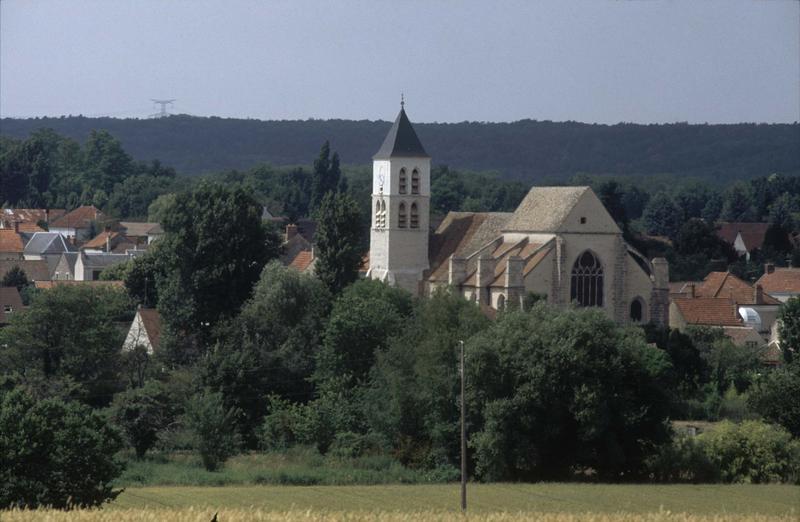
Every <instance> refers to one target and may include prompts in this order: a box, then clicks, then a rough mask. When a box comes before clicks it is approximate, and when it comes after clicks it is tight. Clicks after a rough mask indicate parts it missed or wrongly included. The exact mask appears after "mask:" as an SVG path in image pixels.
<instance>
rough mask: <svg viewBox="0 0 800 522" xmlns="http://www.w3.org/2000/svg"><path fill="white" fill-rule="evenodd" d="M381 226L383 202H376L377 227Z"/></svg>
mask: <svg viewBox="0 0 800 522" xmlns="http://www.w3.org/2000/svg"><path fill="white" fill-rule="evenodd" d="M380 226H381V202H380V201H376V202H375V228H380Z"/></svg>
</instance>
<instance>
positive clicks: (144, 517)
mask: <svg viewBox="0 0 800 522" xmlns="http://www.w3.org/2000/svg"><path fill="white" fill-rule="evenodd" d="M214 515H216V516H217V520H218V521H219V522H245V521H257V522H279V521H280V522H283V521H289V522H291V521H298V522H362V521H363V522H366V521H371V522H422V521H426V522H427V521H434V522H437V521H438V522H463V521H465V520H469V521H475V522H512V521H526V520H531V521H533V520H535V521H537V522H579V521H585V522H723V521H725V522H740V521H741V522H744V521H748V522H790V521H792V522H796V521H797V516H796V515H783V516H768V515H731V514H717V515H693V514H688V513H671V512H669V511H660V512H655V513H610V514H597V513H570V514H567V513H538V512H517V513H479V514H468V515H466V516H465V515H462V514H460V513H452V512H449V513H446V512H440V511H428V512H417V513H402V512H389V511H383V512H375V511H361V512H359V511H344V512H341V511H340V512H336V511H330V512H324V511H323V512H319V511H309V510H307V511H299V510H295V511H265V510H262V509H255V508H253V509H226V510H222V511H219V512H215V511H211V510H207V509H194V508H186V509H155V510H148V509H126V510H117V511H103V510H76V511H66V512H65V511H54V510H37V511H4V512H0V520H2V521H3V522H32V521H37V522H38V521H41V522H68V521H69V522H134V521H135V522H149V521H153V522H155V521H164V522H209V521H211V520H212V518H213V517H214Z"/></svg>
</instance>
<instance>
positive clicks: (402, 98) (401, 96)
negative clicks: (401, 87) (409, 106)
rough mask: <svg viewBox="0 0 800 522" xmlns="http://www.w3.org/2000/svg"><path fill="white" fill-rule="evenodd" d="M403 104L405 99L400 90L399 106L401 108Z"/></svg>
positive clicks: (403, 106) (404, 104)
mask: <svg viewBox="0 0 800 522" xmlns="http://www.w3.org/2000/svg"><path fill="white" fill-rule="evenodd" d="M405 106H406V100H405V98H404V97H403V93H402V92H401V93H400V108H401V109H403V108H405Z"/></svg>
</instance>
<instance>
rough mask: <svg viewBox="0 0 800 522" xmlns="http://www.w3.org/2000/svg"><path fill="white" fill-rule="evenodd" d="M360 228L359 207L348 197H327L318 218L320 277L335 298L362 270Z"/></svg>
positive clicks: (317, 260)
mask: <svg viewBox="0 0 800 522" xmlns="http://www.w3.org/2000/svg"><path fill="white" fill-rule="evenodd" d="M361 235H362V230H361V224H360V219H359V211H358V205H357V204H356V202H355V201H354V200H353V198H351V197H350V196H348V195H347V194H340V193H335V194H333V193H330V194H327V195H326V196H325V197H324V198H323V200H322V204H321V205H320V208H319V212H318V218H317V231H316V235H315V237H314V241H315V243H316V257H317V259H316V262H315V263H316V265H315V271H316V274H317V277H319V278H320V280H321V281H322V282H323V283H325V285H326V286H327V287H328V288H329V289H330V290H331V292H332V293H333V294H337V293H338V292H339V291H340V290H341V289H342V288H344V287H345V286H347V285H349V284H350V283H352V282H353V281H355V280H356V278H357V277H358V270H359V268H360V266H361V254H362V248H361V237H362V236H361Z"/></svg>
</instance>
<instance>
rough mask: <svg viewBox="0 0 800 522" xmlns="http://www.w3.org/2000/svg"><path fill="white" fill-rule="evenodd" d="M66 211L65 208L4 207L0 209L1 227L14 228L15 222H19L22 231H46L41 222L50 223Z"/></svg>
mask: <svg viewBox="0 0 800 522" xmlns="http://www.w3.org/2000/svg"><path fill="white" fill-rule="evenodd" d="M66 213H67V211H66V210H65V209H63V208H50V209H48V208H4V209H1V210H0V229H2V228H13V227H14V223H19V229H20V231H21V232H40V231H44V229H43V228H42V227H40V226H39V224H40V223H41V224H44V225H49V224H50V221H51V220H53V219H57V218H59V217H61V216H63V215H64V214H66Z"/></svg>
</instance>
